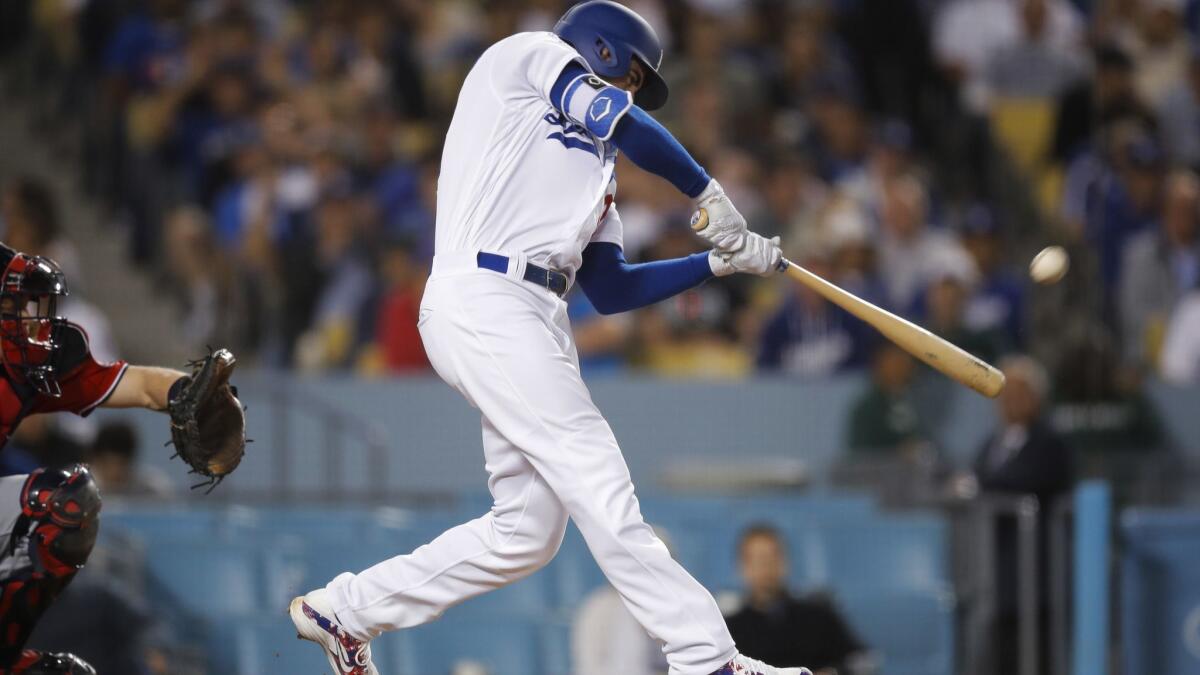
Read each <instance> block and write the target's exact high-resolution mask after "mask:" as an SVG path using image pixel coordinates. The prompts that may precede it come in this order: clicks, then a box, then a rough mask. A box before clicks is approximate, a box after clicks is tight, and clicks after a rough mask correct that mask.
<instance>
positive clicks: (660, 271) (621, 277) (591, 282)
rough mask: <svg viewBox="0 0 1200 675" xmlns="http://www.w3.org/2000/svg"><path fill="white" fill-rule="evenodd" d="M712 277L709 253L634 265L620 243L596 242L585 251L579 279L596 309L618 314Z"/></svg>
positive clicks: (648, 303) (676, 293)
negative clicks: (629, 261)
mask: <svg viewBox="0 0 1200 675" xmlns="http://www.w3.org/2000/svg"><path fill="white" fill-rule="evenodd" d="M712 277H713V271H712V267H711V265H710V264H709V254H708V253H707V252H706V253H696V254H693V255H690V256H687V257H684V258H674V259H671V260H656V261H654V262H648V263H641V264H638V265H631V264H629V263H627V262H625V255H624V253H623V252H622V251H621V247H619V246H617V245H616V244H610V243H595V244H591V245H589V246H588V247H587V248H586V249H584V251H583V265H582V266H581V267H580V268H579V272H578V273H577V274H576V276H575V278H576V281H578V282H579V285H580V286H582V287H583V292H584V293H586V294H587V297H588V300H591V302H592V305H593V306H594V307H595V308H596V311H598V312H600V313H601V314H617V313H619V312H628V311H630V310H634V309H638V308H639V307H645V306H647V305H652V304H654V303H656V302H660V301H662V300H666V299H667V298H669V297H671V296H674V295H678V294H679V293H682V292H683V291H686V290H688V289H689V288H694V287H696V286H698V285H700V284H702V283H704V282H705V281H707V280H708V279H711V278H712Z"/></svg>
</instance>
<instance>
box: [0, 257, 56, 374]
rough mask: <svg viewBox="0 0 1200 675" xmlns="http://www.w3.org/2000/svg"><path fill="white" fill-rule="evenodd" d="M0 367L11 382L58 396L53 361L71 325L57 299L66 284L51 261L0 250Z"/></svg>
mask: <svg viewBox="0 0 1200 675" xmlns="http://www.w3.org/2000/svg"><path fill="white" fill-rule="evenodd" d="M0 267H2V269H3V273H2V276H0V361H3V363H4V367H5V369H6V370H7V371H8V373H9V375H10V376H13V377H15V378H18V379H20V380H24V381H26V382H28V383H29V384H31V385H33V387H34V388H35V389H36V390H37V391H39V392H41V393H42V394H45V395H47V396H60V395H61V394H62V390H61V389H60V388H59V385H58V379H57V377H58V373H57V372H56V367H55V358H54V357H55V355H56V354H57V353H58V350H59V347H60V346H61V345H60V343H59V337H60V335H61V331H62V328H63V326H65V325H67V320H66V319H64V318H63V317H61V316H59V315H58V299H59V298H60V297H62V296H65V295H67V281H66V277H65V276H64V275H63V273H62V270H61V269H59V267H58V264H57V263H55V262H54V261H53V260H50V259H49V258H43V257H41V256H31V255H26V254H24V253H18V252H17V251H14V250H13V249H11V248H8V247H7V246H4V245H2V244H0Z"/></svg>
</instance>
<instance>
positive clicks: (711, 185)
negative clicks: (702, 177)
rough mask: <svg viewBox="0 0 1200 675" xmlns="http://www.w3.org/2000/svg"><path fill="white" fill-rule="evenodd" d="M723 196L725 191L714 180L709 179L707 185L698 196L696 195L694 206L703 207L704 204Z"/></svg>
mask: <svg viewBox="0 0 1200 675" xmlns="http://www.w3.org/2000/svg"><path fill="white" fill-rule="evenodd" d="M724 196H725V189H724V188H722V187H721V184H720V183H718V182H717V179H716V178H710V179H708V184H707V185H705V186H704V189H703V190H701V191H700V194H698V195H696V205H697V206H704V205H705V204H706V203H708V202H712V201H713V200H715V199H720V198H721V197H724Z"/></svg>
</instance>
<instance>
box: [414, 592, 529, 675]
mask: <svg viewBox="0 0 1200 675" xmlns="http://www.w3.org/2000/svg"><path fill="white" fill-rule="evenodd" d="M465 610H466V607H465V606H464V607H462V608H459V609H458V610H457V611H455V612H453V613H450V614H448V615H447V616H445V617H444V618H442V619H439V620H437V621H434V622H432V623H429V624H426V625H424V626H418V627H417V628H413V629H411V630H410V631H408V632H409V633H410V637H411V643H410V644H412V645H413V653H412V655H413V659H412V661H411V664H412V665H415V666H416V670H415V671H413V672H419V673H439V674H440V673H450V672H451V671H452V670H453V669H454V667H455V665H456V664H459V663H462V662H464V661H473V662H477V663H480V664H482V665H483V666H484V667H485V668H486V669H487V672H488V674H489V675H535V674H537V673H546V672H547V671H546V669H545V668H544V667H543V665H542V655H541V643H542V641H543V640H544V637H543V635H542V633H541V629H540V626H539V625H538V623H537V622H536V621H532V620H522V619H518V618H514V617H503V616H498V617H497V616H483V617H481V616H478V615H475V614H472V613H471V612H469V611H465Z"/></svg>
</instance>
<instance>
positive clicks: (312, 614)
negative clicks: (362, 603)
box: [288, 588, 379, 675]
mask: <svg viewBox="0 0 1200 675" xmlns="http://www.w3.org/2000/svg"><path fill="white" fill-rule="evenodd" d="M288 614H289V615H290V616H291V617H292V623H293V624H295V625H296V637H298V638H300V639H301V640H309V641H312V642H315V643H317V644H318V645H321V648H322V649H324V650H325V656H326V657H327V658H328V659H329V665H330V666H332V667H333V673H334V675H379V670H378V669H376V668H375V664H373V663H371V644H370V642H365V641H363V640H359V639H357V638H355V637H353V636H351V635H350V634H349V633H347V632H346V631H345V630H344V629H343V628H342V627H341V626H339V625H338V623H337V617H336V616H334V614H333V608H332V607H330V606H329V598H328V596H327V591H326V590H325V589H323V588H319V589H317V590H315V591H312V592H310V593H309V594H308V595H302V596H300V597H298V598H296V599H295V600H292V604H291V606H289V607H288Z"/></svg>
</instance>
